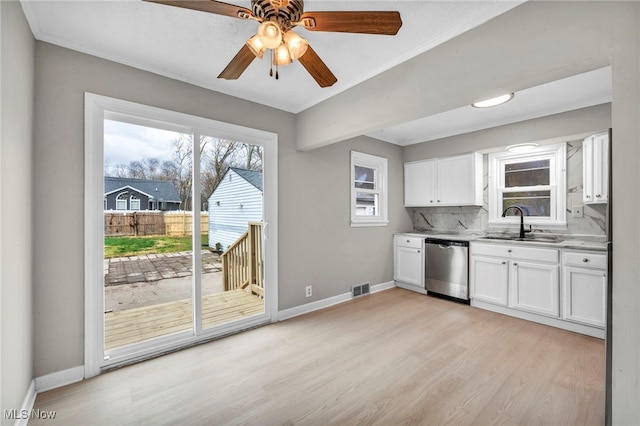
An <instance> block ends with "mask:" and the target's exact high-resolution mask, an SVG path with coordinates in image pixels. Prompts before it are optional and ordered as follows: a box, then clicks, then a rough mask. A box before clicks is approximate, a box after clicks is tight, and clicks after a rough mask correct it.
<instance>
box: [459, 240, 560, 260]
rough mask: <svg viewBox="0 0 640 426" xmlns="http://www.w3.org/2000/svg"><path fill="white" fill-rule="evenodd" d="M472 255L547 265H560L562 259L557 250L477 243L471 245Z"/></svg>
mask: <svg viewBox="0 0 640 426" xmlns="http://www.w3.org/2000/svg"><path fill="white" fill-rule="evenodd" d="M471 254H472V255H484V256H497V257H506V258H508V259H525V260H532V261H536V262H546V263H558V262H559V257H560V256H559V251H558V250H557V249H548V248H539V247H524V246H519V245H515V244H514V245H511V244H509V245H506V244H505V245H502V244H492V243H488V244H485V243H476V242H472V243H471Z"/></svg>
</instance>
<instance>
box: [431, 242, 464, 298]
mask: <svg viewBox="0 0 640 426" xmlns="http://www.w3.org/2000/svg"><path fill="white" fill-rule="evenodd" d="M424 242H425V244H424V275H425V280H424V286H425V288H426V289H427V293H435V294H437V295H442V296H447V297H450V298H453V299H457V300H459V301H461V302H465V303H469V242H468V241H451V240H443V239H436V238H427V239H425V241H424Z"/></svg>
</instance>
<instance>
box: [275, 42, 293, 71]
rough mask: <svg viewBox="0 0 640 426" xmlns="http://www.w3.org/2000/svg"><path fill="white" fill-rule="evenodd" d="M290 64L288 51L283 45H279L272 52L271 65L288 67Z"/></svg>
mask: <svg viewBox="0 0 640 426" xmlns="http://www.w3.org/2000/svg"><path fill="white" fill-rule="evenodd" d="M291 62H292V59H291V54H290V53H289V49H287V46H286V45H285V44H281V45H280V46H278V48H277V49H275V51H274V55H273V65H278V66H282V65H289V64H290V63H291Z"/></svg>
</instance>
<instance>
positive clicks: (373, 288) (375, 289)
mask: <svg viewBox="0 0 640 426" xmlns="http://www.w3.org/2000/svg"><path fill="white" fill-rule="evenodd" d="M395 286H396V283H395V282H394V281H387V282H386V283H381V284H376V285H372V286H371V287H370V288H369V290H370V291H371V293H377V292H379V291H383V290H389V289H390V288H394V287H395Z"/></svg>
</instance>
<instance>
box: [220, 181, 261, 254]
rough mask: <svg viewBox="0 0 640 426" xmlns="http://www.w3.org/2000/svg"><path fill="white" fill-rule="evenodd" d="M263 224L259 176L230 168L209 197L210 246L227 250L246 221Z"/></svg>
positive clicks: (244, 230) (239, 234) (245, 227)
mask: <svg viewBox="0 0 640 426" xmlns="http://www.w3.org/2000/svg"><path fill="white" fill-rule="evenodd" d="M260 221H262V173H261V172H256V171H251V170H243V169H236V168H230V169H229V171H228V172H227V173H226V174H225V176H224V178H223V179H222V181H220V184H219V185H218V186H217V187H216V189H215V190H214V191H213V193H212V194H211V196H210V197H209V247H212V248H215V246H216V243H220V244H222V248H223V249H224V250H226V249H227V248H228V247H229V246H230V245H231V244H233V243H234V242H235V241H236V240H237V239H238V238H239V237H240V236H241V235H242V234H243V233H245V232H246V231H247V228H248V225H247V224H248V223H249V222H260Z"/></svg>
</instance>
